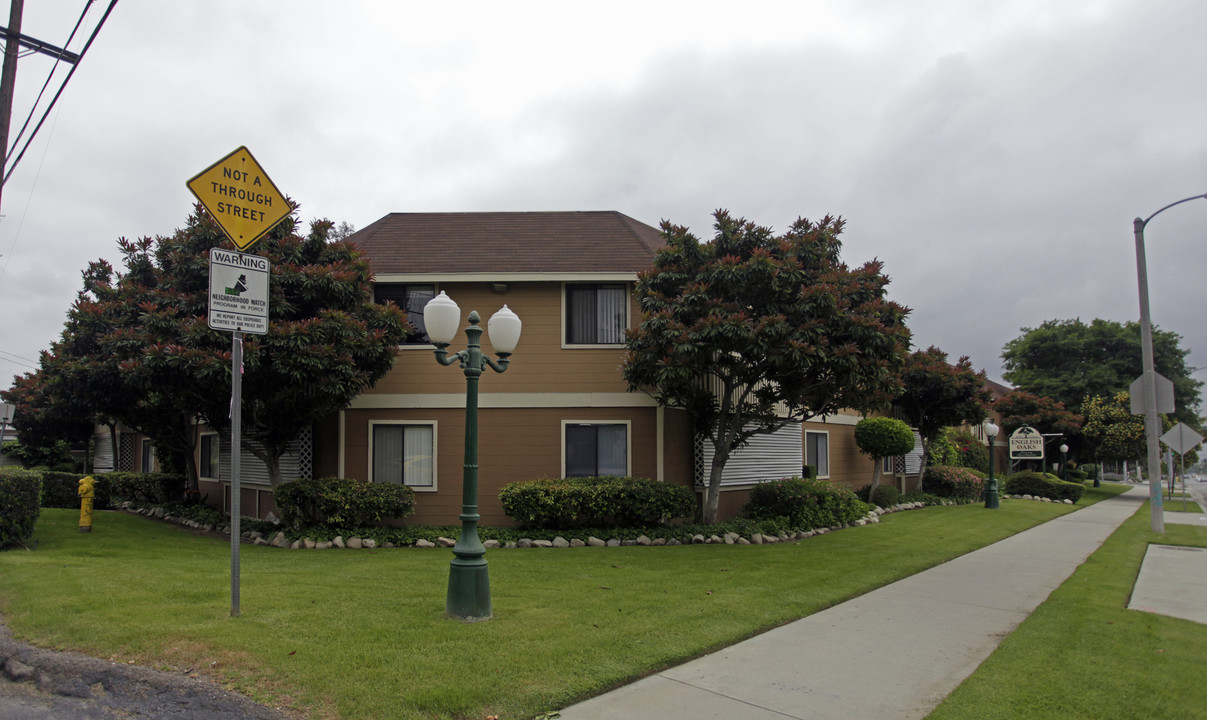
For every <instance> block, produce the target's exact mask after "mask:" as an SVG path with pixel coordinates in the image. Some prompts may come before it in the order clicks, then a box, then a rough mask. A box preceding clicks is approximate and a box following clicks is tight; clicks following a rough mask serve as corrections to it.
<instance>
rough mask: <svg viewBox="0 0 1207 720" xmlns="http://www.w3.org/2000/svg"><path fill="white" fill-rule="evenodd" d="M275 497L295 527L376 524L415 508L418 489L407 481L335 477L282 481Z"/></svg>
mask: <svg viewBox="0 0 1207 720" xmlns="http://www.w3.org/2000/svg"><path fill="white" fill-rule="evenodd" d="M273 499H274V500H275V501H276V503H277V510H278V511H279V512H280V513H281V522H282V523H284V524H286V525H289V526H292V527H294V528H295V529H296V528H303V527H311V526H317V525H324V526H326V527H330V528H337V529H349V528H358V527H374V526H380V525H382V524H384V523H385V522H387V521H390V520H396V519H399V518H402V517H405V516H407V515H410V514H411V512H413V511H414V509H415V491H414V490H411V488H409V487H407V486H406V485H397V484H394V483H371V482H367V481H365V480H353V479H348V478H335V477H329V478H318V479H311V478H303V479H301V480H293V481H290V482H285V483H281V484H280V485H277V486H276V488H274V490H273Z"/></svg>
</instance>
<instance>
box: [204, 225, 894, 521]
mask: <svg viewBox="0 0 1207 720" xmlns="http://www.w3.org/2000/svg"><path fill="white" fill-rule="evenodd" d="M351 241H352V242H354V243H355V244H356V245H357V247H358V248H359V249H360V250H361V251H363V252H364V253H365V254H366V255H367V256H368V257H369V259H370V261H371V263H372V266H373V270H374V295H375V299H376V300H377V301H378V302H394V303H395V304H397V305H398V306H399V307H400V308H402V309H404V310H405V311H406V313H407V316H408V318H409V320H410V322H411V324H412V326H414V328H415V333H414V335H413V336H412V337H410V338H408V341H407V342H406V343H405V344H403V345H402V346H400V347H399V348H398V350H397V357H396V361H395V364H394V368H393V369H392V370H391V371H390V373H389V374H388V375H386V377H384V378H383V379H382V380H380V381H379V382H378V383H377V384H376V385H375V386H374V387H373V388H370V389H367V390H365V391H364V392H363V393H362V394H361V395H359V396H358V397H357V398H355V399H354V400H353V401H352V402H351V403H350V405H349V406H348V407H347V408H345V409H344V410H342V411H341V412H339V413H338V414H336V415H335V416H332V417H330V418H328V419H327V420H326V421H324V422H323V423H320V424H319V425H318V426H316V427H315V428H314V431H313V433H311V434H310V435H308V436H305V437H303V438H300V439H299V441H298V443H297V450H296V452H292V453H290V454H289V455H288V456H287V457H286V458H284V459H283V474H284V476H285V478H286V479H292V478H294V477H309V476H313V477H329V476H339V477H350V478H361V479H365V480H369V481H372V482H395V483H403V484H406V485H408V486H410V487H411V488H412V489H414V491H415V496H416V500H415V507H416V512H415V514H414V515H413V516H411V517H410V518H408V522H412V523H417V524H455V523H456V522H457V516H458V514H459V513H460V510H461V478H462V464H463V452H464V443H465V427H464V423H465V419H464V418H465V411H464V408H465V390H466V382H465V377H464V375H463V374H462V372H461V371H460V369H459V368H457V367H456V366H452V367H444V366H441V365H439V364H438V363H437V362H436V360H435V358H434V356H433V352H432V351H433V346H432V345H431V343H430V342H429V341H428V339H427V338H426V336H425V333H424V318H423V311H424V306H425V304H426V303H427V302H428V301H429V300H430V299H432V298H433V297H435V295H436V294H438V293H439V292H441V291H443V292H445V293H446V294H447V295H448V296H449V297H450V298H452V299H453V300H454V301H455V302H456V303H457V304H458V305H459V306H460V308H461V310H462V327H465V326H466V325H468V322H467V321H466V318H467V317H468V314H469V312H470V311H471V310H477V311H478V313H479V314H480V315H481V317H482V322H483V325H485V324H486V322H487V319H488V318H489V317H490V316H491V315H492V314H493V313H494V312H495V311H497V310H498V309H499V308H501V307H502V306H503V305H507V306H508V307H509V308H510V309H511V310H512V311H513V312H515V313H516V314H517V315H518V316H519V317H520V319H521V321H522V322H523V332H522V334H521V337H520V342H519V345H518V347H517V348H516V351H515V353H514V355H513V356H512V358H511V363H510V367H509V368H508V369H507V371H506V372H505V373H502V374H497V373H494V372H491V371H489V370H487V371H486V372H485V373H484V374H483V376H482V378H481V381H480V386H479V408H480V410H479V426H480V430H479V446H478V464H479V467H480V472H479V503H480V512H481V515H482V522H483V524H488V525H490V524H509V522H510V521H509V519H508V518H507V517H506V516H505V515H504V514H503V512H502V508H501V506H500V504H499V501H498V491H499V489H500V488H502V487H503V486H504V485H505V484H507V483H510V482H514V481H518V480H527V479H532V478H538V477H562V476H576V475H577V476H590V475H633V476H640V477H648V478H655V479H658V480H660V481H663V482H670V483H677V484H681V485H687V486H689V487H696V488H698V489H699V490H700V491H701V493H702V490H703V483H704V482H705V479H706V477H707V467H708V461H709V459H710V455H711V448H709V447H708V446H707V445H706V443H701V442H699V441H697V440H696V438H695V437H694V433H693V431H692V427H691V423H690V419H689V418H688V416H687V415H686V413H684V412H683V411H681V410H676V409H666V408H661V407H658V405H657V404H656V403H655V402H654V401H653V399H652V398H650V397H649V396H648V395H646V394H644V393H640V392H629V391H628V389H627V386H626V384H625V382H624V380H623V379H622V377H621V365H622V363H623V360H624V352H625V350H624V342H625V330H626V329H628V328H632V327H635V325H636V324H637V323H638V322H639V321H640V318H639V317H638V315H639V310H638V308H637V305H636V302H635V300H634V298H633V288H634V284H635V282H636V280H637V274H638V273H639V272H640V271H642V270H645V269H648V268H651V267H652V266H653V260H654V255H655V253H656V251H657V249H658V248H659V247H660V246H661V244H662V238H661V235H660V233H659V231H658V230H657V229H656V228H654V227H651V226H650V225H647V224H645V223H642V222H639V221H637V220H634V219H633V218H631V217H628V216H626V215H623V214H621V213H619V212H499V213H491V212H485V213H393V214H390V215H387V216H385V217H383V218H381V219H380V220H378V221H377V222H374V223H372V224H371V225H369V226H367V227H365V228H364V229H362V230H360V231H359V232H356V233H355V234H353V235H352V236H351ZM482 346H483V351H484V352H486V353H490V352H491V348H490V343H489V340H488V337H487V336H483V339H482ZM464 347H465V338H464V334H460V335H459V337H458V339H457V340H455V341H454V343H453V344H452V346H450V347H449V351H450V352H456V351H458V350H460V349H462V348H464ZM859 419H860V416H858V415H855V414H854V413H841V414H838V415H833V416H829V417H825V418H818V419H817V420H816V421H812V422H807V423H805V424H804V425H803V426H790V427H788V428H785V429H784V430H782V431H781V432H779V433H777V434H775V435H770V436H757V437H755V438H754V439H753V440H752V442H751V443H750V445H749V446H748V447H746V448H744V449H743V450H742V451H740V452H738V453H737V454H735V455H734V456H733V457H732V458H731V460H730V462H729V465H728V466H727V468H726V474H725V478H724V489H725V491H724V492H723V493H722V499H721V505H720V517H723V518H724V517H733V516H735V515H737V514H738V512H739V511H740V508H741V506H742V504H744V503H745V501H746V499H747V497H748V491H749V488H751V487H752V486H753V485H754V484H756V483H758V482H761V481H765V480H769V479H777V478H783V477H791V476H795V475H800V474H801V473H802V471H803V466H804V465H811V466H813V467H815V468H816V469H817V473H818V476H819V477H822V478H825V479H828V480H830V481H832V482H836V483H841V484H845V485H848V486H850V487H852V488H858V487H860V486H862V485H865V484H867V483H868V482H869V481H870V479H871V475H872V461H871V460H870V459H869V458H867V457H866V456H863V455H861V454H860V453H859V452H858V449H857V448H856V446H855V442H854V426H855V423H856V422H858V420H859ZM198 447H199V454H200V457H199V461H198V465H199V467H201V468H202V473H201V474H202V480H201V488H202V492H203V493H205V494H207V495H208V496H209V498H210V499H209V502H210V503H211V504H219V503H221V504H222V506H224V507H226V508H229V493H230V486H229V452H230V447H229V440H228V439H227V438H222V437H218V436H217V435H216V434H214V433H212V432H208V431H206V430H205V429H204V428H202V429H201V436H200V438H199V443H198ZM890 465H891V463H890ZM242 466H243V468H244V472H243V476H242V478H241V485H242V486H243V494H242V502H241V504H242V508H243V511H244V512H245V513H246V514H249V515H256V516H260V517H263V516H265V515H267V514H268V513H269V512H271V511H272V510H274V509H275V506H274V504H273V503H272V493H271V487H270V486H269V485H268V484H267V477H266V475H265V474H264V473H263V472H261V471H259V468H260V466H261V463H259V461H257V460H256V459H255V458H254V456H252V455H251V454H250V453H246V452H245V453H244V455H243V465H242ZM902 469H903V468H902ZM892 470H893V469H892V468H891V467H890V468H889V471H890V472H892Z"/></svg>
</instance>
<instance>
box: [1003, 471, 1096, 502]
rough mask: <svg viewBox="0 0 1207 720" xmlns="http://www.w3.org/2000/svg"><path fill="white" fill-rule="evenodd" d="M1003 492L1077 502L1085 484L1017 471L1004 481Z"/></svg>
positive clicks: (1048, 475)
mask: <svg viewBox="0 0 1207 720" xmlns="http://www.w3.org/2000/svg"><path fill="white" fill-rule="evenodd" d="M1002 492H1005V493H1006V494H1008V495H1035V496H1039V497H1046V498H1050V499H1052V500H1072V501H1073V502H1077V501H1078V500H1080V499H1081V494H1082V493H1084V492H1085V485H1082V484H1081V483H1074V482H1064V481H1063V480H1061V479H1060V478H1058V477H1056V476H1055V475H1052V474H1051V473H1049V474H1046V475H1045V474H1044V473H1039V472H1031V471H1027V472H1016V473H1014V474H1013V475H1011V476H1009V477H1007V478H1006V480H1005V482H1003V483H1002Z"/></svg>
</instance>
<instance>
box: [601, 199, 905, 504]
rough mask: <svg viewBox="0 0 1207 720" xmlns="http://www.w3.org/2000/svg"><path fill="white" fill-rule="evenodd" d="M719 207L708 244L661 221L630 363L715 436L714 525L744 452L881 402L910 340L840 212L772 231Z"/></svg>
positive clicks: (635, 383) (882, 279)
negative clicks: (857, 253) (846, 241)
mask: <svg viewBox="0 0 1207 720" xmlns="http://www.w3.org/2000/svg"><path fill="white" fill-rule="evenodd" d="M714 218H715V221H716V222H715V229H716V235H715V237H714V238H713V240H712V242H701V241H700V240H698V239H697V238H696V237H695V236H694V235H692V234H691V233H690V232H689V231H688V230H687V228H684V227H681V226H677V225H673V224H671V223H669V222H663V223H662V236H663V238H664V239H665V241H666V245H665V246H664V247H663V248H662V249H661V250H660V251H659V252H658V254H657V256H656V258H655V260H654V267H653V269H652V270H649V271H646V272H643V273H642V274H641V275H640V276H639V279H638V282H637V288H636V298H637V302H638V304H639V305H640V307H641V310H642V313H643V319H642V321H641V324H640V325H639V326H638V328H637V329H636V330H634V331H632V332H630V334H629V337H628V353H627V356H626V359H625V363H624V368H623V374H624V378H625V380H626V381H627V382H628V384H629V389H630V390H631V391H638V390H640V391H645V392H647V393H649V394H650V395H651V396H652V397H654V398H655V400H657V401H658V403H659V404H661V405H663V406H667V407H678V408H684V409H686V410H687V411H688V413H689V414H690V415H691V417H692V419H693V422H694V425H695V430H696V432H697V433H698V434H699V435H701V436H703V437H705V438H707V439H708V441H709V442H710V443H711V445H712V447H713V451H714V454H713V460H712V467H711V468H710V471H709V479H708V486H707V489H706V494H705V500H704V505H703V508H702V513H701V515H702V518H703V520H704V522H708V523H711V522H714V521H715V520H716V515H717V504H718V501H719V499H720V489H721V475H722V472H723V471H724V468H725V464H726V462H728V460H729V458H730V456H731V455H732V454H733V452H734V451H735V450H737V449H738V448H740V447H742V446H743V445H745V444H746V443H747V441H749V439H750V438H751V437H753V436H754V435H757V434H762V433H772V432H775V431H776V430H779V429H781V428H783V427H785V426H787V425H789V424H799V423H801V422H803V421H804V420H806V419H808V418H811V417H816V416H819V415H825V414H827V413H833V412H836V411H837V410H839V409H842V408H852V409H856V410H871V409H874V408H877V407H883V406H884V405H886V404H887V403H888V402H889V401H890V400H891V398H892V397H893V396H894V394H895V393H896V390H897V387H898V385H897V382H898V381H897V375H898V371H899V369H900V367H901V362H902V358H903V356H904V353H905V350H906V348H907V347H908V343H909V330H908V329H907V328H906V326H905V316H906V314H907V313H908V310H907V309H906V308H904V307H902V306H900V305H897V304H896V303H893V302H889V301H888V300H886V299H885V287H886V286H887V285H888V277H886V276H885V275H884V274H883V273H882V272H881V270H882V268H881V264H880V263H879V262H877V261H872V262H869V263H867V264H865V265H863V266H862V267H860V268H856V269H850V268H848V267H847V266H846V265H845V264H843V263H842V262H841V261H840V260H839V251H840V250H841V243H840V241H839V239H838V236H839V234H840V233H841V232H842V228H843V221H842V220H840V219H837V218H832V217H828V216H827V217H825V218H823V219H822V220H821V221H819V222H811V221H809V220H805V219H799V220H797V221H796V222H795V223H793V225H792V227H791V228H790V229H789V230H788V231H787V232H785V233H783V234H782V235H775V234H774V233H773V232H772V231H771V230H770V229H769V228H766V227H761V226H758V225H755V224H754V223H751V222H747V221H746V220H744V219H734V218H732V217H730V215H729V214H728V213H727V212H725V211H724V210H718V211H717V212H716V213H714Z"/></svg>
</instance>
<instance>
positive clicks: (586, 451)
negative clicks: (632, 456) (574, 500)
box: [564, 422, 629, 477]
mask: <svg viewBox="0 0 1207 720" xmlns="http://www.w3.org/2000/svg"><path fill="white" fill-rule="evenodd" d="M564 434H565V451H566V467H565V477H601V476H605V475H617V476H622V477H623V476H626V475H628V474H629V424H628V423H587V422H567V423H566V424H565V425H564Z"/></svg>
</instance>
